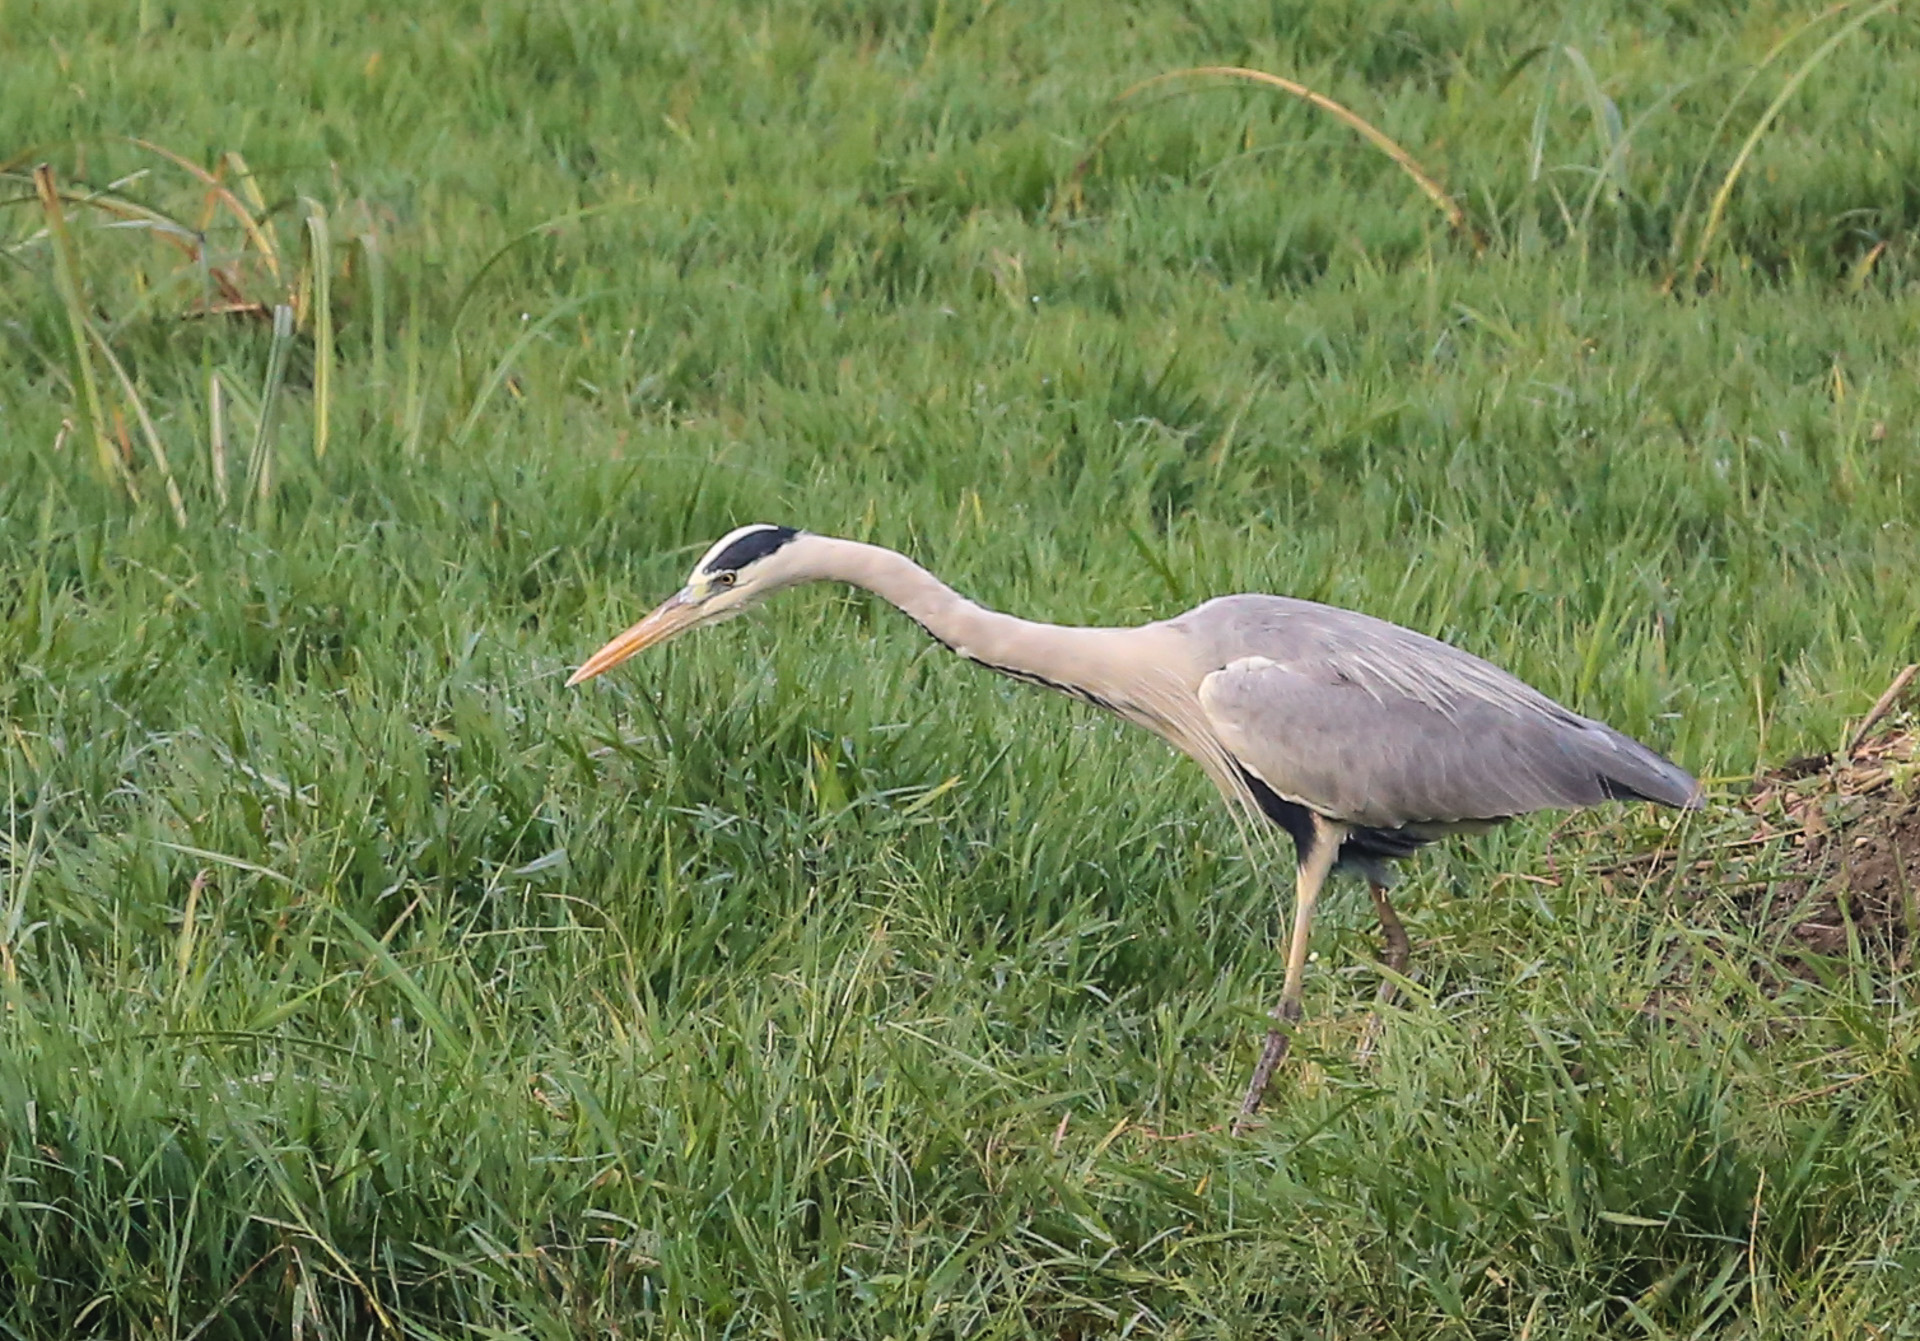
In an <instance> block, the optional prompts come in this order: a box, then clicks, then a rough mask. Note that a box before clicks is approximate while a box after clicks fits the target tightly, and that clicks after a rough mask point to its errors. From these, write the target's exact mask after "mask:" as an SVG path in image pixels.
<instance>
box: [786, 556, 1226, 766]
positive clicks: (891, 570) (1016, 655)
mask: <svg viewBox="0 0 1920 1341" xmlns="http://www.w3.org/2000/svg"><path fill="white" fill-rule="evenodd" d="M801 543H804V544H805V546H806V549H805V552H804V556H802V555H796V556H795V558H796V559H800V560H801V562H800V563H799V565H798V570H799V571H800V572H802V573H804V576H802V577H799V578H798V579H797V580H800V581H810V580H814V579H825V580H829V581H840V582H847V583H851V584H852V585H853V586H856V587H863V588H865V589H866V590H868V591H870V592H872V593H873V594H874V595H876V596H878V597H880V598H881V599H882V600H884V601H888V602H890V603H891V604H893V605H895V606H897V607H899V609H900V610H901V611H902V612H903V613H905V614H906V615H907V617H908V618H910V619H912V620H913V621H914V622H915V623H917V624H918V625H920V627H921V628H923V629H925V630H926V631H927V632H928V633H929V634H931V635H932V636H933V637H934V638H935V639H936V640H938V641H939V642H940V643H942V644H944V645H945V646H946V647H947V648H949V649H950V650H952V651H954V652H957V653H959V654H960V655H961V656H963V657H966V658H967V659H968V660H969V661H975V662H978V663H979V664H981V665H982V666H985V667H987V668H989V669H990V670H996V671H999V672H1000V673H1001V674H1003V675H1010V676H1012V677H1013V678H1014V679H1016V680H1026V681H1029V682H1031V683H1034V684H1041V685H1045V686H1047V687H1048V688H1050V689H1058V690H1060V691H1061V692H1063V693H1066V694H1071V695H1072V696H1074V697H1075V698H1079V699H1084V700H1085V701H1087V702H1089V703H1092V704H1094V705H1095V706H1097V707H1101V708H1105V709H1107V710H1108V711H1109V712H1112V713H1115V714H1116V715H1118V716H1120V717H1123V718H1125V719H1127V720H1128V721H1131V722H1134V723H1137V724H1138V725H1140V726H1144V727H1146V728H1147V729H1148V730H1150V731H1152V732H1154V733H1156V734H1157V735H1159V736H1161V737H1163V738H1165V739H1166V740H1168V741H1169V742H1171V743H1172V744H1173V745H1174V746H1176V747H1177V748H1179V749H1181V750H1183V751H1185V752H1186V753H1187V754H1189V755H1191V756H1192V757H1193V758H1194V759H1195V760H1197V761H1198V762H1199V763H1200V765H1201V767H1202V768H1204V769H1205V770H1206V771H1207V773H1208V774H1209V775H1210V776H1212V778H1213V779H1214V781H1215V782H1216V783H1217V784H1218V785H1219V787H1220V788H1221V790H1222V791H1223V792H1225V793H1226V794H1227V795H1228V796H1229V797H1237V796H1238V795H1239V793H1240V791H1241V790H1243V789H1244V787H1245V784H1244V782H1242V781H1241V780H1240V778H1239V774H1238V768H1237V766H1236V765H1235V764H1234V763H1233V761H1232V759H1231V757H1230V756H1229V755H1228V754H1227V752H1226V749H1225V747H1224V746H1222V745H1221V744H1220V743H1219V741H1218V739H1217V738H1216V736H1215V734H1214V732H1213V730H1212V729H1211V728H1210V727H1209V726H1208V725H1207V722H1206V719H1205V714H1204V712H1203V710H1202V708H1201V706H1200V700H1199V692H1198V691H1199V687H1200V680H1201V679H1202V678H1203V677H1204V676H1205V674H1206V669H1207V668H1206V667H1204V666H1200V665H1198V664H1197V660H1196V657H1195V653H1194V649H1193V648H1192V647H1191V646H1190V645H1189V644H1188V642H1187V640H1186V638H1185V637H1184V635H1182V634H1181V633H1179V632H1178V631H1177V630H1176V629H1175V628H1174V627H1173V626H1171V625H1168V624H1144V625H1141V626H1140V627H1138V628H1081V627H1074V626H1070V625H1064V624H1041V623H1036V622H1035V621H1033V620H1029V619H1018V618H1016V617H1014V616H1013V615H1003V614H1001V613H1000V612H999V611H997V610H988V609H986V608H985V607H984V606H980V605H976V604H975V603H974V602H972V601H970V600H968V599H967V598H966V597H964V596H962V595H961V594H960V593H959V592H957V591H955V590H954V589H953V588H952V587H949V586H948V585H947V584H946V583H944V582H942V581H941V580H940V579H939V578H937V577H935V576H934V575H933V574H932V573H929V572H928V571H927V570H926V569H924V568H922V567H921V566H920V565H919V564H917V563H915V562H914V561H913V560H912V559H909V558H907V557H906V556H905V555H904V554H897V553H895V552H894V551H893V550H890V549H884V548H882V547H881V546H879V545H865V544H861V543H860V542H859V541H856V540H837V539H834V538H832V537H830V536H816V535H808V536H805V537H804V539H803V542H801ZM797 547H798V545H796V548H797Z"/></svg>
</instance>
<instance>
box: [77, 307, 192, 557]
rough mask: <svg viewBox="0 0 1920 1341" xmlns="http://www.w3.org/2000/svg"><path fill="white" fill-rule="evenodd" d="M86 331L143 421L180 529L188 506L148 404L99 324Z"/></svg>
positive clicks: (142, 428) (144, 433)
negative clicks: (149, 412)
mask: <svg viewBox="0 0 1920 1341" xmlns="http://www.w3.org/2000/svg"><path fill="white" fill-rule="evenodd" d="M87 333H88V334H89V335H91V336H92V337H93V341H94V343H95V344H96V345H97V346H99V349H100V357H102V358H104V359H105V360H106V361H107V366H108V367H109V368H111V369H113V375H114V377H115V378H116V379H118V381H119V383H120V391H121V394H122V395H124V396H125V397H126V398H127V404H128V405H130V406H131V407H132V408H133V416H134V418H135V419H137V420H139V421H140V435H141V436H142V437H144V438H145V439H146V440H147V451H148V452H149V453H151V454H152V456H153V464H154V467H155V468H156V469H158V470H159V472H160V478H161V480H163V481H164V482H165V484H166V488H167V502H168V504H169V505H170V506H171V507H172V508H173V519H174V520H175V521H176V522H178V523H179V524H180V529H181V530H183V531H184V530H186V529H187V505H186V503H185V502H183V501H182V500H181V498H180V484H179V481H177V480H175V479H174V477H173V467H172V466H171V465H169V464H168V463H167V449H166V446H165V445H164V444H163V443H162V442H161V441H160V430H159V429H157V428H155V427H154V426H153V416H152V415H150V414H148V413H147V404H146V401H145V399H144V398H143V397H142V396H141V395H140V389H139V388H138V387H137V386H135V385H134V384H133V378H131V377H129V376H128V375H127V369H126V365H125V364H123V363H121V362H120V359H119V357H118V356H117V355H115V354H114V352H113V347H112V346H111V345H109V344H108V343H107V338H106V337H105V336H104V335H102V334H100V330H99V328H98V327H96V326H94V325H93V324H92V323H88V325H87Z"/></svg>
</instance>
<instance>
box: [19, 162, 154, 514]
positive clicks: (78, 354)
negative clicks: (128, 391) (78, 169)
mask: <svg viewBox="0 0 1920 1341" xmlns="http://www.w3.org/2000/svg"><path fill="white" fill-rule="evenodd" d="M33 186H34V191H35V192H36V193H37V194H38V195H39V197H40V208H41V210H42V212H43V213H45V215H46V218H47V233H48V235H49V236H50V237H51V238H52V239H53V273H54V281H55V283H56V284H57V285H58V286H59V289H60V302H61V305H62V306H63V307H64V308H65V309H66V316H67V335H68V338H69V341H70V348H71V349H72V352H73V380H74V385H75V386H76V387H78V388H79V390H80V413H81V415H82V416H83V417H84V418H85V420H86V427H87V430H88V432H89V433H91V434H92V436H93V450H94V459H95V460H96V461H97V462H98V463H99V466H100V473H101V475H102V476H104V477H105V478H106V479H107V480H109V481H112V480H119V481H120V482H122V483H124V484H125V485H126V487H127V492H128V493H129V494H131V495H133V497H134V498H135V500H136V501H138V498H139V495H138V494H137V493H136V492H135V491H134V487H133V480H132V478H131V477H130V476H128V474H127V472H126V469H125V467H124V466H122V464H121V462H120V457H119V454H118V453H116V452H115V451H114V449H113V443H112V441H111V440H110V439H109V438H108V437H107V415H106V408H105V406H104V404H103V403H102V401H101V399H100V378H99V375H98V373H97V372H96V371H95V369H94V366H93V350H92V347H91V344H92V342H91V340H90V339H89V333H90V332H91V331H92V329H93V322H92V321H91V320H90V319H89V318H88V316H87V304H86V299H85V297H84V296H83V294H82V292H81V289H80V251H79V248H78V247H76V246H75V245H74V241H73V234H72V232H71V231H70V230H69V229H68V228H67V216H66V213H65V212H64V211H63V210H62V209H61V206H60V188H59V186H58V184H57V183H56V182H55V180H54V175H53V168H52V167H51V166H50V165H49V164H46V163H42V164H41V165H40V166H39V167H37V168H35V169H34V170H33Z"/></svg>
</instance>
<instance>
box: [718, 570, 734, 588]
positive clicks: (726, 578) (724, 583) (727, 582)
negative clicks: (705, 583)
mask: <svg viewBox="0 0 1920 1341" xmlns="http://www.w3.org/2000/svg"><path fill="white" fill-rule="evenodd" d="M739 580H740V574H738V573H734V572H726V573H715V574H714V575H713V585H714V586H716V587H730V586H732V585H733V584H734V583H736V582H738V581H739Z"/></svg>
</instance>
